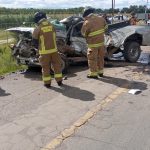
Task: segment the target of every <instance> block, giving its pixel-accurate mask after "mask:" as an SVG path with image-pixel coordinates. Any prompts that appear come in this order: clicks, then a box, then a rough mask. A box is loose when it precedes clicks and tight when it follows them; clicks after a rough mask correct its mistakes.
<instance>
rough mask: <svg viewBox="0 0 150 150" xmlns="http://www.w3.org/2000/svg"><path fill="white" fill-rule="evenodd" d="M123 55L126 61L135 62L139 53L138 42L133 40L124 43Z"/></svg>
mask: <svg viewBox="0 0 150 150" xmlns="http://www.w3.org/2000/svg"><path fill="white" fill-rule="evenodd" d="M123 55H124V58H125V60H126V61H128V62H131V63H134V62H136V61H137V60H138V59H139V57H140V55H141V48H140V44H139V43H137V42H135V41H131V42H127V43H125V49H124V52H123Z"/></svg>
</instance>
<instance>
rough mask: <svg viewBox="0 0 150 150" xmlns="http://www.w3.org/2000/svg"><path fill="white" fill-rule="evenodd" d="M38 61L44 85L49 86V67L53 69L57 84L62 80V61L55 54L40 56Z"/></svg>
mask: <svg viewBox="0 0 150 150" xmlns="http://www.w3.org/2000/svg"><path fill="white" fill-rule="evenodd" d="M39 61H40V64H41V66H42V78H43V81H44V84H51V75H50V68H51V67H52V68H53V69H54V78H55V80H56V81H57V82H58V81H61V80H62V67H61V66H62V59H61V57H60V55H59V54H58V53H57V52H55V53H52V54H43V55H40V57H39Z"/></svg>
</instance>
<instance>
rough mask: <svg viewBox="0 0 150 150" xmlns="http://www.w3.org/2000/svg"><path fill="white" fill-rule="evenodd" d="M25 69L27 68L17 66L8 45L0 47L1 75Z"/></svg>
mask: <svg viewBox="0 0 150 150" xmlns="http://www.w3.org/2000/svg"><path fill="white" fill-rule="evenodd" d="M25 68H26V67H25V66H19V65H17V63H16V61H15V60H14V59H13V57H12V56H11V50H10V48H9V47H8V46H7V45H6V44H3V45H0V75H3V74H5V73H9V72H13V71H16V70H19V69H25Z"/></svg>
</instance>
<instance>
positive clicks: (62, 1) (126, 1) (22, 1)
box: [0, 0, 150, 9]
mask: <svg viewBox="0 0 150 150" xmlns="http://www.w3.org/2000/svg"><path fill="white" fill-rule="evenodd" d="M115 1H116V5H115V8H123V7H128V6H130V5H145V4H146V2H147V1H148V0H115ZM149 1H150V0H149ZM111 2H112V0H0V7H6V8H51V9H57V8H63V9H64V8H75V7H85V6H91V7H94V8H102V9H105V8H106V9H107V8H111V5H112V4H111Z"/></svg>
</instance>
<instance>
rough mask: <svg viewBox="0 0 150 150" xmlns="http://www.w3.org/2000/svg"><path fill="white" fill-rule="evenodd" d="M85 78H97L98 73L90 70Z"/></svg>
mask: <svg viewBox="0 0 150 150" xmlns="http://www.w3.org/2000/svg"><path fill="white" fill-rule="evenodd" d="M87 78H92V79H98V74H97V73H96V72H91V73H89V74H88V75H87Z"/></svg>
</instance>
